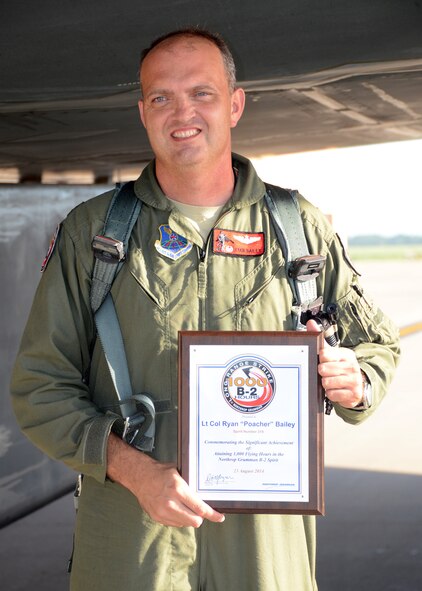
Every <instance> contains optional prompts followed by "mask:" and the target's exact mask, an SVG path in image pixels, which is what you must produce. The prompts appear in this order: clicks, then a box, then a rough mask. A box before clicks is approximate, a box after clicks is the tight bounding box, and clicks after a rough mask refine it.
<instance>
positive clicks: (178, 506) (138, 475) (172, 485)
mask: <svg viewBox="0 0 422 591" xmlns="http://www.w3.org/2000/svg"><path fill="white" fill-rule="evenodd" d="M107 476H108V477H109V478H110V479H111V480H113V481H115V482H118V483H119V484H121V485H122V486H125V487H126V488H127V489H128V490H130V491H131V493H132V494H134V495H135V497H136V498H137V499H138V502H139V504H140V505H141V507H142V509H143V510H144V511H145V512H146V513H147V514H148V515H149V516H150V517H151V519H153V520H154V521H157V522H158V523H161V524H162V525H171V526H174V527H188V526H191V527H200V526H201V525H202V522H203V521H204V519H209V520H210V521H214V522H215V523H221V522H223V521H224V515H223V514H221V513H219V512H218V511H215V510H214V509H212V508H211V507H210V506H209V505H207V503H205V502H204V501H203V500H202V499H200V498H199V497H198V495H196V494H195V493H194V492H193V491H192V490H191V489H190V487H189V486H188V484H187V483H186V482H185V480H183V478H182V477H181V476H180V474H179V473H178V471H177V470H176V467H175V466H174V465H173V464H162V463H160V462H157V461H156V460H154V459H153V458H151V457H150V456H148V455H146V454H144V453H142V452H140V451H138V450H136V449H134V448H133V447H130V445H128V444H127V443H125V442H124V441H122V440H121V439H120V438H119V437H117V435H115V434H114V433H111V434H110V437H109V441H108V449H107Z"/></svg>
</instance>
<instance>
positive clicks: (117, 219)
mask: <svg viewBox="0 0 422 591" xmlns="http://www.w3.org/2000/svg"><path fill="white" fill-rule="evenodd" d="M133 185H134V183H133V181H130V182H128V183H125V184H124V185H122V186H119V185H116V190H115V191H114V195H113V198H112V200H111V203H110V207H109V210H108V213H107V217H106V221H105V223H104V228H103V236H96V237H95V238H94V240H93V248H94V254H95V264H94V270H93V274H92V287H91V294H90V301H91V309H92V311H93V313H94V314H95V313H96V311H97V310H98V309H99V307H100V306H101V304H102V303H103V301H104V299H105V297H106V296H107V294H108V292H109V291H110V289H111V285H112V283H113V281H114V278H115V277H116V275H117V273H118V272H119V271H120V269H121V266H122V264H123V260H124V258H125V255H126V252H127V247H128V243H129V238H130V235H131V233H132V230H133V226H134V225H135V223H136V220H137V219H138V216H139V213H140V211H141V205H142V203H141V201H140V200H139V199H138V198H137V197H136V195H135V192H134V189H133ZM98 238H99V239H100V240H101V238H104V239H105V240H106V241H108V243H109V245H110V246H109V249H108V250H107V252H105V251H104V250H102V248H101V245H97V244H96V239H98ZM105 240H104V241H103V244H104V243H105ZM106 246H107V245H106ZM119 246H121V249H119Z"/></svg>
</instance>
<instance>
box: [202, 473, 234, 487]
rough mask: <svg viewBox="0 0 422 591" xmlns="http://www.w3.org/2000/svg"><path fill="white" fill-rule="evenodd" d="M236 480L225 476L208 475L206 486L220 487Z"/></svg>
mask: <svg viewBox="0 0 422 591" xmlns="http://www.w3.org/2000/svg"><path fill="white" fill-rule="evenodd" d="M231 480H234V477H233V476H224V474H208V475H207V477H206V479H205V484H208V486H218V485H220V484H225V483H226V482H230V481H231Z"/></svg>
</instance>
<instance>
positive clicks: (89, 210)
mask: <svg viewBox="0 0 422 591" xmlns="http://www.w3.org/2000/svg"><path fill="white" fill-rule="evenodd" d="M141 90H142V98H141V100H140V101H139V110H140V116H141V120H142V123H143V124H144V126H145V128H146V130H147V133H148V137H149V140H150V143H151V146H152V149H153V151H154V154H155V159H154V161H153V162H151V163H150V165H149V166H148V167H147V168H146V169H145V170H144V171H143V172H142V174H141V176H140V178H139V179H138V180H137V181H136V182H135V185H134V190H135V193H136V195H137V197H138V198H139V199H140V200H141V201H142V203H143V207H142V212H141V214H140V216H139V218H138V221H137V223H136V225H135V227H134V229H133V232H132V235H131V240H130V243H129V254H128V260H127V262H125V264H124V265H123V268H122V270H121V271H120V273H119V274H118V276H117V278H116V280H115V281H114V283H113V286H112V291H111V293H112V296H113V300H114V303H115V306H116V310H117V315H118V318H119V323H120V326H121V329H122V333H123V336H124V339H125V346H126V354H127V359H128V366H129V371H130V376H131V381H132V386H133V391H134V392H136V393H141V392H147V393H148V394H149V395H150V396H151V398H152V399H153V400H154V401H156V402H157V403H159V405H161V406H160V408H161V409H162V410H161V412H159V413H158V415H157V424H156V442H155V448H154V451H153V452H152V453H143V452H140V451H138V450H137V449H135V448H133V447H131V446H129V445H128V444H127V443H126V442H124V441H123V440H122V439H121V438H120V437H119V436H118V435H117V434H116V433H115V432H114V428H115V424H116V413H117V412H118V410H117V409H118V406H116V400H115V395H114V391H113V386H112V382H111V379H110V376H109V373H108V370H107V365H106V362H105V360H104V356H103V353H102V351H101V346H100V345H99V343H98V339H97V338H96V332H95V325H94V322H93V318H92V313H91V310H90V305H89V294H90V285H91V274H92V268H93V255H92V250H91V241H92V238H93V236H95V235H96V234H99V233H101V229H102V227H103V224H104V219H105V216H106V213H107V209H108V206H109V203H110V200H111V196H112V192H108V193H106V194H104V195H101V196H99V197H97V198H95V199H92V200H91V201H89V202H87V203H84V204H82V205H80V206H78V207H77V208H76V209H75V210H73V211H72V212H71V213H70V214H69V216H68V217H67V219H66V220H65V221H64V222H63V224H62V226H61V229H60V233H59V237H58V240H57V243H56V246H55V249H54V251H53V253H52V255H51V258H50V260H49V262H48V264H47V266H46V268H45V271H44V273H43V277H42V280H41V282H40V285H39V288H38V291H37V294H36V296H35V300H34V304H33V309H32V312H31V314H30V318H29V321H28V324H27V327H26V330H25V333H24V336H23V339H22V344H21V349H20V353H19V355H18V359H17V362H16V365H15V369H14V374H13V380H12V396H13V403H14V408H15V412H16V415H17V417H18V420H19V422H20V425H21V427H22V429H23V431H24V432H25V433H26V435H27V436H28V437H29V438H30V439H31V440H32V441H33V442H34V443H35V444H36V445H37V446H39V447H40V448H41V449H43V450H44V451H45V452H46V453H48V454H49V455H50V456H52V457H54V458H56V459H59V460H62V461H64V462H65V463H66V464H67V465H69V466H71V467H72V468H73V469H75V470H77V471H80V472H82V473H83V474H84V481H83V486H82V494H81V498H80V504H79V510H78V514H77V524H76V534H75V549H74V557H73V569H72V575H71V588H72V589H73V590H74V591H76V590H78V591H82V590H83V591H86V590H87V589H89V590H90V591H95V590H97V589H98V590H100V589H101V591H105V590H110V591H115V590H116V589H122V590H124V591H135V590H138V589H139V590H140V589H148V591H171V590H174V591H187V590H189V589H192V590H195V591H198V590H199V589H201V590H206V591H224V590H227V591H236V590H238V589H243V590H244V591H277V590H282V591H311V590H313V591H315V589H316V588H317V586H316V580H315V519H314V517H311V516H301V515H252V514H245V515H226V516H224V515H222V514H221V513H219V512H218V511H216V510H213V509H212V508H211V507H210V506H209V505H208V504H206V503H205V502H204V501H202V500H201V499H200V498H199V497H198V496H197V494H196V493H194V492H193V491H192V490H191V489H190V488H189V486H188V485H187V483H186V482H185V481H184V480H183V479H182V478H181V476H180V475H179V473H178V472H177V469H176V467H175V461H176V447H177V337H178V331H179V330H293V329H294V324H293V319H292V314H291V308H292V293H291V289H290V287H289V284H288V281H287V277H286V270H285V264H284V260H283V255H282V253H281V249H280V246H279V243H278V241H277V237H276V235H275V232H274V228H273V226H272V224H271V221H270V218H269V214H268V210H267V207H266V204H265V201H264V194H265V186H264V184H263V182H262V181H261V180H260V179H259V178H258V176H257V175H256V173H255V171H254V169H253V167H252V165H251V163H250V162H249V161H248V160H246V159H245V158H243V157H241V156H238V155H235V154H232V152H231V128H233V127H235V126H236V125H237V123H238V122H239V120H240V118H241V116H242V113H243V109H244V104H245V94H244V92H243V90H242V89H240V88H237V87H236V84H235V71H234V64H233V60H232V57H231V55H230V52H229V51H228V49H227V47H226V45H225V44H224V42H222V40H221V39H220V38H219V37H217V36H213V35H211V34H209V33H207V32H203V31H196V30H195V31H184V32H176V33H172V34H170V35H168V36H166V37H165V38H161V39H160V40H157V42H155V43H154V44H153V45H152V46H151V47H150V48H149V49H148V50H146V51H145V52H144V55H143V60H142V63H141ZM299 203H300V208H301V215H302V222H303V226H304V231H305V235H306V239H307V242H308V244H309V248H310V252H312V253H318V254H322V255H325V256H326V257H327V258H326V265H325V268H324V270H323V271H322V272H321V274H320V276H319V277H318V280H317V284H318V291H319V294H320V295H322V296H323V298H324V301H325V302H334V303H336V304H337V306H338V310H339V336H340V339H341V346H340V347H337V348H330V347H324V349H323V350H322V351H321V353H320V362H319V367H318V371H319V373H320V375H321V377H322V384H323V387H324V389H325V392H326V395H327V397H328V398H329V399H330V400H331V401H332V402H333V404H334V408H335V411H336V413H337V415H338V416H340V417H341V418H342V419H344V420H345V421H347V422H349V423H359V422H361V421H363V420H364V419H366V418H367V417H368V416H370V415H371V414H372V412H373V411H374V409H375V408H376V407H377V406H378V404H379V403H380V401H381V399H382V398H383V396H384V394H385V392H386V390H387V387H388V385H389V383H390V381H391V379H392V376H393V373H394V368H395V365H396V364H397V360H398V337H397V331H396V329H395V328H394V327H393V326H392V325H391V323H390V321H389V320H388V319H387V318H386V317H385V316H384V315H383V313H382V312H381V311H380V310H379V309H378V308H377V307H376V306H375V305H373V304H372V303H371V302H370V301H369V300H368V299H367V297H366V296H364V295H363V290H362V288H361V286H360V284H359V282H358V278H357V276H356V273H355V272H354V270H353V268H352V267H351V266H350V264H349V263H348V262H347V260H346V257H345V255H344V252H343V248H342V246H341V244H340V242H339V241H338V239H337V237H336V235H335V234H334V233H333V231H332V229H331V227H330V226H329V224H328V223H327V222H326V220H325V219H324V216H322V215H321V213H320V212H319V211H318V210H317V209H316V208H315V207H313V206H312V205H311V204H310V203H308V202H307V201H306V200H305V199H304V198H303V197H299ZM221 231H222V232H223V234H225V235H226V236H229V237H230V236H232V235H233V232H234V231H235V232H236V233H240V234H242V235H244V236H246V237H248V236H251V235H253V236H254V237H256V236H262V239H261V242H259V241H256V240H255V238H254V240H253V241H252V240H247V239H245V242H246V243H248V242H253V244H254V251H253V256H251V255H250V253H249V252H248V247H245V248H244V249H243V251H242V252H241V253H240V252H239V251H237V250H236V248H235V247H234V246H233V249H232V250H231V251H230V252H225V253H222V252H221V249H220V251H219V249H218V247H216V244H218V236H219V232H221ZM160 236H161V238H160ZM162 236H166V237H167V238H168V237H169V236H170V237H171V240H170V241H169V240H164V239H163V238H162ZM175 237H179V238H180V240H176V239H175ZM180 245H183V248H182V247H181V246H180ZM308 328H311V329H315V326H314V325H311V326H310V327H308ZM364 383H368V384H370V385H371V389H372V404H371V405H369V404H368V403H367V400H366V399H365V397H364V387H363V384H364Z"/></svg>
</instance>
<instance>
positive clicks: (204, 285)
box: [198, 246, 207, 330]
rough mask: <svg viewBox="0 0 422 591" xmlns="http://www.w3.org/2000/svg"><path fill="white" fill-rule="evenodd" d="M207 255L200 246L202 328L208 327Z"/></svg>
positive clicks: (199, 284) (199, 269) (199, 292)
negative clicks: (206, 307) (206, 305)
mask: <svg viewBox="0 0 422 591" xmlns="http://www.w3.org/2000/svg"><path fill="white" fill-rule="evenodd" d="M205 248H206V247H205ZM206 256H207V251H206V250H205V249H203V248H200V247H199V246H198V258H199V265H198V299H199V310H200V318H199V326H200V330H205V329H206V309H205V304H206V294H207V271H206V263H205V259H206Z"/></svg>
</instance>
